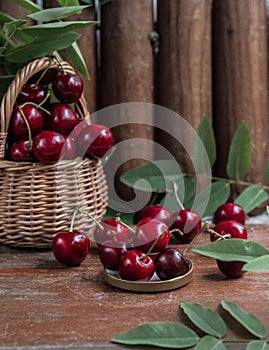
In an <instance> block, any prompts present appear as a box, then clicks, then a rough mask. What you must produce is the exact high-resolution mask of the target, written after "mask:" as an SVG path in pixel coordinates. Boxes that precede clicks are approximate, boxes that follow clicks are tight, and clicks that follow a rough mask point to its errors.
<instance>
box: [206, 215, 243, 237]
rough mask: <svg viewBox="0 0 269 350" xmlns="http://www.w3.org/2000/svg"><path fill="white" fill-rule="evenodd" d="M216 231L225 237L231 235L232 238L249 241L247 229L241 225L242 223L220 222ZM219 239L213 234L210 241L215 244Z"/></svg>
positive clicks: (215, 228)
mask: <svg viewBox="0 0 269 350" xmlns="http://www.w3.org/2000/svg"><path fill="white" fill-rule="evenodd" d="M214 231H216V232H217V233H218V234H219V235H221V236H224V235H227V234H230V235H231V237H230V238H241V239H247V235H248V234H247V229H246V228H245V226H244V225H242V224H240V222H237V221H234V220H226V221H221V222H219V223H218V224H217V225H216V226H215V227H214ZM218 238H219V237H218V236H217V235H214V234H211V235H210V240H211V242H214V241H216V240H217V239H218Z"/></svg>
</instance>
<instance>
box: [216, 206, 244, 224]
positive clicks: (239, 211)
mask: <svg viewBox="0 0 269 350" xmlns="http://www.w3.org/2000/svg"><path fill="white" fill-rule="evenodd" d="M226 220H235V221H238V222H240V223H241V224H242V225H244V224H245V221H246V214H245V211H244V209H243V208H242V207H240V205H237V204H235V203H224V204H222V205H221V206H219V207H218V209H217V210H216V211H215V213H214V217H213V222H214V223H215V224H217V223H219V222H221V221H226Z"/></svg>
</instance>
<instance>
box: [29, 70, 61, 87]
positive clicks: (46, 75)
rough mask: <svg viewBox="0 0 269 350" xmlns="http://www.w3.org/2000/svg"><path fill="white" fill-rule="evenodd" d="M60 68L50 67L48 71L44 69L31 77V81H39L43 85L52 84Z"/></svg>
mask: <svg viewBox="0 0 269 350" xmlns="http://www.w3.org/2000/svg"><path fill="white" fill-rule="evenodd" d="M57 74H58V70H57V69H55V68H49V69H47V70H46V71H45V70H42V71H40V72H38V73H36V74H34V75H33V76H32V77H31V78H30V79H29V82H30V83H35V84H36V83H38V84H41V85H48V84H50V83H51V82H52V81H53V80H54V79H55V78H56V76H57Z"/></svg>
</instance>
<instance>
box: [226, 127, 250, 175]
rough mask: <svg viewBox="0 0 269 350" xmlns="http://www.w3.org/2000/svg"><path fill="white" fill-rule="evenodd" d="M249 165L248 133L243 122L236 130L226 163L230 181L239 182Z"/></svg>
mask: <svg viewBox="0 0 269 350" xmlns="http://www.w3.org/2000/svg"><path fill="white" fill-rule="evenodd" d="M250 164H251V139H250V131H249V128H248V127H247V125H246V123H245V122H242V123H241V124H240V125H239V127H238V128H237V129H236V131H235V133H234V136H233V139H232V142H231V146H230V150H229V155H228V163H227V174H228V177H229V178H231V179H235V180H239V179H240V178H241V177H242V176H243V175H245V173H246V172H247V171H248V169H249V167H250Z"/></svg>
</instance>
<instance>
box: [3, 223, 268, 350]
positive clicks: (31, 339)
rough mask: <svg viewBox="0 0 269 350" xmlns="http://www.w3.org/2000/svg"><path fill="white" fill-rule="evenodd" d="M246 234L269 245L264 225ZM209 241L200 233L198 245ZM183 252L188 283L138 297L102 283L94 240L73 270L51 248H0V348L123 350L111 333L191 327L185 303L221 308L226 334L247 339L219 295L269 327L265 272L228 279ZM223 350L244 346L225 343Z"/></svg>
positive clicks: (206, 261) (208, 261) (210, 264)
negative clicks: (166, 325)
mask: <svg viewBox="0 0 269 350" xmlns="http://www.w3.org/2000/svg"><path fill="white" fill-rule="evenodd" d="M248 231H249V238H250V239H252V240H254V241H257V242H261V243H263V244H264V245H265V246H266V247H267V248H269V236H268V234H267V233H268V225H264V226H252V227H248ZM208 240H209V238H208V236H207V235H202V236H201V237H200V238H199V241H198V242H197V243H198V244H199V243H205V242H207V241H208ZM171 244H173V245H175V243H174V242H173V243H171ZM176 246H178V247H179V249H181V250H182V249H183V248H184V247H185V246H184V245H176ZM188 256H189V258H190V259H191V260H192V261H193V264H194V276H193V280H192V281H191V282H190V283H189V284H188V285H187V286H185V287H183V288H181V289H177V290H174V291H170V292H165V293H157V294H143V293H132V292H124V291H121V290H119V289H116V288H113V287H110V286H109V285H107V284H106V283H105V282H104V278H103V276H102V266H101V264H100V262H99V258H98V255H97V248H96V246H94V244H92V247H91V250H90V254H89V256H88V257H87V259H86V260H85V261H84V262H83V263H82V265H81V266H80V267H77V268H64V267H62V266H61V265H60V264H58V263H57V262H56V261H55V259H54V257H53V255H52V252H50V251H37V250H36V251H31V250H22V249H21V250H18V249H14V248H8V247H6V246H0V295H1V298H0V328H1V333H0V349H1V350H2V349H9V350H15V349H17V350H18V349H20V350H23V349H35V350H41V349H124V348H127V347H123V346H119V345H117V344H111V343H110V339H111V337H112V336H114V335H116V334H118V333H120V332H123V331H125V330H127V329H129V328H131V327H134V326H137V325H139V324H143V323H145V322H152V321H175V322H178V321H182V322H184V323H185V324H186V325H190V323H189V321H188V320H187V319H186V316H184V314H183V312H182V311H181V310H179V304H180V302H183V301H191V302H199V303H202V304H203V305H205V306H208V307H211V308H212V309H214V310H216V311H219V312H220V314H221V315H222V316H223V318H224V319H225V320H226V321H227V322H229V331H228V337H229V338H233V339H234V338H236V339H238V338H249V334H247V333H246V331H244V330H243V328H242V327H240V326H239V325H238V324H237V323H236V322H234V321H232V320H231V318H230V317H228V315H227V314H226V313H225V312H224V311H223V310H221V308H220V302H221V300H228V301H232V302H235V303H238V304H239V305H240V306H241V307H243V308H244V309H246V310H248V311H249V312H252V313H254V314H255V315H256V316H258V317H259V318H260V319H261V320H262V321H263V322H264V323H265V325H266V326H267V328H269V314H268V310H267V309H268V308H267V305H268V302H269V294H268V277H269V275H268V273H263V274H255V273H246V274H245V275H244V276H243V277H242V278H239V279H234V280H228V279H227V278H225V277H224V276H223V275H222V274H221V273H220V272H218V270H217V267H216V264H215V261H214V260H213V259H209V258H205V257H202V256H199V255H197V254H194V253H193V252H191V251H190V252H189V254H188ZM227 348H228V349H244V346H243V345H242V344H241V345H240V344H229V346H228V347H227ZM143 349H146V347H143Z"/></svg>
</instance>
